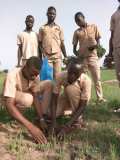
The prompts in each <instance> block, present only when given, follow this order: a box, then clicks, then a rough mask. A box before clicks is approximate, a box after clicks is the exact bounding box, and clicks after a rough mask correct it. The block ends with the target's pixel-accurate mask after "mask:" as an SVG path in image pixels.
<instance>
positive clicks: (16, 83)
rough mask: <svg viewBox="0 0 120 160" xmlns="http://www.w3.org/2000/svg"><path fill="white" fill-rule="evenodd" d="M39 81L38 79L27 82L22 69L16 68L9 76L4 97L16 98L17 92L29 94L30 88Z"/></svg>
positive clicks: (5, 84) (4, 89)
mask: <svg viewBox="0 0 120 160" xmlns="http://www.w3.org/2000/svg"><path fill="white" fill-rule="evenodd" d="M38 81H39V80H38V78H36V80H34V81H28V80H26V79H25V78H24V77H23V75H22V71H21V68H15V69H13V70H12V71H11V72H9V73H8V74H7V77H6V80H5V83H4V88H3V96H4V97H11V98H15V95H16V91H21V92H27V91H28V89H29V88H30V86H31V85H32V84H33V83H35V82H38Z"/></svg>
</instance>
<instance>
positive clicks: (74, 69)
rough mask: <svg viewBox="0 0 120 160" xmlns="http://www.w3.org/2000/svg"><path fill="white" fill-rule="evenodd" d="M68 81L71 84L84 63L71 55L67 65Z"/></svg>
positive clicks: (82, 68)
mask: <svg viewBox="0 0 120 160" xmlns="http://www.w3.org/2000/svg"><path fill="white" fill-rule="evenodd" d="M67 71H68V82H69V83H70V84H71V83H73V82H75V81H76V80H77V79H78V78H79V77H80V75H81V74H82V73H83V72H84V65H83V64H82V62H81V61H80V59H79V58H77V57H72V58H71V60H70V61H69V64H68V66H67Z"/></svg>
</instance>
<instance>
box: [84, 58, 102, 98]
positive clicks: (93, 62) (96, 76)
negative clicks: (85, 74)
mask: <svg viewBox="0 0 120 160" xmlns="http://www.w3.org/2000/svg"><path fill="white" fill-rule="evenodd" d="M84 65H85V68H87V69H88V70H89V71H90V73H91V76H92V79H93V81H94V86H95V90H96V95H97V99H102V98H103V91H102V85H101V80H100V79H101V77H100V65H99V62H98V57H97V56H90V57H87V58H85V59H84Z"/></svg>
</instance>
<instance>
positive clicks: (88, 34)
mask: <svg viewBox="0 0 120 160" xmlns="http://www.w3.org/2000/svg"><path fill="white" fill-rule="evenodd" d="M100 37H101V36H100V33H99V31H98V28H97V26H96V25H94V24H92V25H88V24H87V26H86V27H85V28H78V29H77V30H76V31H75V32H74V35H73V45H77V44H78V43H79V54H80V56H83V57H89V56H97V51H96V49H94V50H93V51H92V52H91V51H89V50H88V47H91V46H93V45H96V44H97V41H96V39H99V38H100Z"/></svg>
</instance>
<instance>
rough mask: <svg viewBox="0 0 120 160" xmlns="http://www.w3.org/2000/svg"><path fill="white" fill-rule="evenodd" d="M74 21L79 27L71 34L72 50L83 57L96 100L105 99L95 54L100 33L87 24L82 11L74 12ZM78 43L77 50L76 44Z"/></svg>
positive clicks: (94, 26) (95, 27)
mask: <svg viewBox="0 0 120 160" xmlns="http://www.w3.org/2000/svg"><path fill="white" fill-rule="evenodd" d="M75 22H76V24H77V25H78V26H79V28H78V29H77V30H76V31H75V32H74V36H73V52H74V54H75V55H76V56H78V57H80V58H81V59H83V61H84V64H85V67H87V68H88V69H89V71H90V72H91V75H92V78H93V81H94V85H95V90H96V95H97V100H98V101H99V102H101V101H105V99H104V98H103V92H102V86H101V80H100V66H99V62H98V56H97V46H98V45H99V39H100V37H101V36H100V33H99V31H98V28H97V26H96V25H94V24H92V25H89V24H88V23H87V22H86V21H85V16H84V15H83V13H81V12H78V13H76V14H75ZM78 44H79V50H77V45H78Z"/></svg>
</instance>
